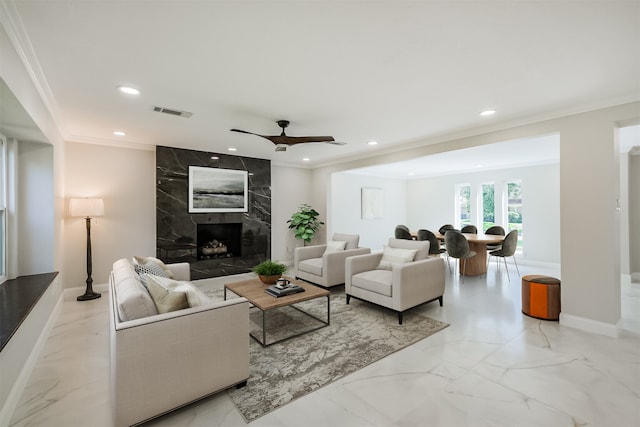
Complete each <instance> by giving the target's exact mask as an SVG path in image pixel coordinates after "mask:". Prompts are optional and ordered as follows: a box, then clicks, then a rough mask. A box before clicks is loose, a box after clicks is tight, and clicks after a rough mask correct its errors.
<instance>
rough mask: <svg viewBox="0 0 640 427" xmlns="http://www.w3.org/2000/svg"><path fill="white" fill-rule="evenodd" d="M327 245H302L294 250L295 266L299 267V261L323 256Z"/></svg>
mask: <svg viewBox="0 0 640 427" xmlns="http://www.w3.org/2000/svg"><path fill="white" fill-rule="evenodd" d="M326 248H327V245H313V246H302V247H299V248H295V249H294V250H293V267H294V268H295V269H297V268H298V263H299V262H300V261H304V260H306V259H312V258H322V254H323V253H324V251H325V249H326Z"/></svg>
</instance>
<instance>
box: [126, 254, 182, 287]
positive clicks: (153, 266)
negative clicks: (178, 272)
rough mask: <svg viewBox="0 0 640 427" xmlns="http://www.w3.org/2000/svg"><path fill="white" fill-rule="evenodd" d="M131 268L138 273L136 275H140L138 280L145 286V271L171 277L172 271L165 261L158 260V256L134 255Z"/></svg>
mask: <svg viewBox="0 0 640 427" xmlns="http://www.w3.org/2000/svg"><path fill="white" fill-rule="evenodd" d="M133 268H134V269H135V271H136V273H138V275H139V276H140V281H141V282H142V284H143V285H145V286H147V284H146V281H145V277H144V275H145V273H146V274H152V275H154V276H159V277H168V278H169V279H173V273H172V272H171V270H170V269H169V267H167V266H166V265H165V263H164V262H162V261H160V260H159V259H158V258H153V257H139V256H134V257H133Z"/></svg>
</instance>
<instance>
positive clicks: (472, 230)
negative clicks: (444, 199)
mask: <svg viewBox="0 0 640 427" xmlns="http://www.w3.org/2000/svg"><path fill="white" fill-rule="evenodd" d="M460 232H461V233H469V234H478V227H476V226H475V225H471V224H469V225H465V226H464V227H462V229H461V230H460Z"/></svg>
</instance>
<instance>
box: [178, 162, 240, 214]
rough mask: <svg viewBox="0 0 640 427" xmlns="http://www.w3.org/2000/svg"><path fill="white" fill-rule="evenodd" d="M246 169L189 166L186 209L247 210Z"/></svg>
mask: <svg viewBox="0 0 640 427" xmlns="http://www.w3.org/2000/svg"><path fill="white" fill-rule="evenodd" d="M248 176H249V174H248V172H247V171H244V170H236V169H220V168H207V167H201V166H189V213H211V212H248V211H249V204H248V200H249V197H248V193H249V188H248V181H249V180H248Z"/></svg>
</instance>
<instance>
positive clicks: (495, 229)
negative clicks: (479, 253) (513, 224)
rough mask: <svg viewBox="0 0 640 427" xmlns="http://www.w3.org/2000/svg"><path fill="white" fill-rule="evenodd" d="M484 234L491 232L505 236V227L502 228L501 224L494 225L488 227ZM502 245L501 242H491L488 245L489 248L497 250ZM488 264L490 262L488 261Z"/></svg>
mask: <svg viewBox="0 0 640 427" xmlns="http://www.w3.org/2000/svg"><path fill="white" fill-rule="evenodd" d="M484 234H491V235H492V236H504V235H505V232H504V228H502V227H501V226H499V225H492V226H491V227H489V228H487V231H485V232H484ZM501 247H502V244H501V243H495V244H489V245H487V250H488V251H495V250H497V249H500V248H501ZM487 265H489V264H488V263H487Z"/></svg>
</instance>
